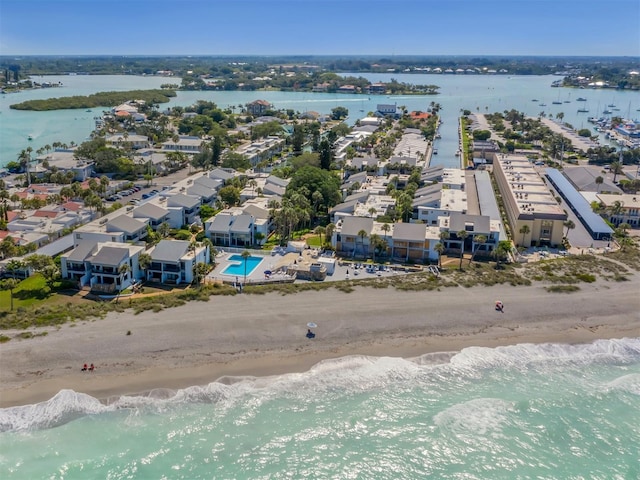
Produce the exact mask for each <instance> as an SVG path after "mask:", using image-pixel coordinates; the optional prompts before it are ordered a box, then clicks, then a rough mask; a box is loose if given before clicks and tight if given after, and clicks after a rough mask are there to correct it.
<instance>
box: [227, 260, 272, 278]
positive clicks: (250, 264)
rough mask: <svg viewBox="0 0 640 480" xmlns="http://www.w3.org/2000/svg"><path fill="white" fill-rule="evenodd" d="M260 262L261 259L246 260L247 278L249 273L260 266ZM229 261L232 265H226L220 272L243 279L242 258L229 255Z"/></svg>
mask: <svg viewBox="0 0 640 480" xmlns="http://www.w3.org/2000/svg"><path fill="white" fill-rule="evenodd" d="M262 260H263V259H262V257H248V258H247V276H249V275H251V272H253V271H254V270H255V269H256V268H257V267H258V265H260V262H262ZM229 261H230V262H233V263H232V264H231V265H227V267H226V268H225V269H224V270H223V271H222V274H223V275H236V276H238V277H244V258H242V256H241V255H231V256H230V257H229Z"/></svg>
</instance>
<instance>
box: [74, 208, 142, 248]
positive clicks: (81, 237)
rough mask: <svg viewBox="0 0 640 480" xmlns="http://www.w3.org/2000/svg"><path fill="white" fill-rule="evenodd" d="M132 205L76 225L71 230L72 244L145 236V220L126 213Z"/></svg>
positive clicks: (131, 240) (137, 238)
mask: <svg viewBox="0 0 640 480" xmlns="http://www.w3.org/2000/svg"><path fill="white" fill-rule="evenodd" d="M133 208H134V207H133V206H130V207H123V208H121V209H118V210H116V211H115V212H112V213H109V214H107V215H105V216H104V217H101V218H99V219H97V220H94V221H92V222H89V223H87V224H85V225H82V226H80V227H78V228H77V229H76V230H75V231H74V232H73V237H74V245H75V246H78V245H79V244H80V243H83V242H87V241H89V242H94V243H97V242H121V243H124V242H137V241H139V240H143V239H144V238H146V236H147V222H146V221H145V220H144V219H136V218H133V217H131V216H130V215H129V214H128V213H129V212H131V210H133Z"/></svg>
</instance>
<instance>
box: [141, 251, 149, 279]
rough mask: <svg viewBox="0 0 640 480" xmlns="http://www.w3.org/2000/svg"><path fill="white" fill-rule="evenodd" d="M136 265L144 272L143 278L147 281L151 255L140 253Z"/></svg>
mask: <svg viewBox="0 0 640 480" xmlns="http://www.w3.org/2000/svg"><path fill="white" fill-rule="evenodd" d="M138 265H139V266H140V268H141V269H142V271H143V272H144V278H145V280H146V279H147V269H148V268H149V266H150V265H151V255H149V254H148V253H141V254H140V255H139V256H138Z"/></svg>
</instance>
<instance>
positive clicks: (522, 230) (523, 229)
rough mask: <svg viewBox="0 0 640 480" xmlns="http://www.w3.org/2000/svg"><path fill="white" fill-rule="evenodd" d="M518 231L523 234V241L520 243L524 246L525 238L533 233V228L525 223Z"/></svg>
mask: <svg viewBox="0 0 640 480" xmlns="http://www.w3.org/2000/svg"><path fill="white" fill-rule="evenodd" d="M518 231H519V232H520V233H521V234H522V243H521V244H520V245H522V246H523V247H524V239H525V237H526V236H527V235H529V233H531V229H530V228H529V226H528V225H523V226H522V227H521V228H520V230H518Z"/></svg>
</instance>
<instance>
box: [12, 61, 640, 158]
mask: <svg viewBox="0 0 640 480" xmlns="http://www.w3.org/2000/svg"><path fill="white" fill-rule="evenodd" d="M344 75H356V76H359V75H361V76H363V77H365V78H367V79H369V80H370V81H390V80H391V79H392V78H395V79H396V80H398V81H399V82H406V83H413V84H421V85H426V84H432V85H438V86H439V87H440V89H439V94H438V95H396V96H387V95H344V94H329V93H308V92H278V91H255V92H244V91H232V92H226V91H223V92H218V91H206V92H201V91H194V92H192V91H186V92H178V94H177V97H174V98H172V99H171V101H170V102H169V103H167V104H163V105H161V109H163V108H167V107H172V106H183V107H184V106H188V105H192V104H194V103H195V102H196V101H198V100H207V101H212V102H215V103H216V104H218V106H220V107H222V108H227V107H238V106H239V105H244V104H246V103H248V102H251V101H253V100H257V99H264V100H267V101H268V102H270V103H272V104H273V105H274V107H275V108H277V109H280V108H282V109H293V110H294V111H298V112H307V111H316V112H318V113H322V114H326V113H330V112H331V109H332V108H335V107H337V106H345V107H347V108H348V109H349V119H348V123H350V124H353V123H355V121H356V120H357V119H359V118H362V117H364V116H366V114H367V113H368V112H370V111H375V110H376V107H377V105H378V104H381V103H385V104H389V103H391V104H396V105H398V106H405V107H407V108H408V109H409V110H420V111H426V110H427V109H428V108H429V105H430V103H431V102H436V103H439V104H440V105H441V107H442V110H441V111H440V115H441V118H442V120H443V124H442V127H441V129H440V133H441V135H442V139H441V140H438V141H437V142H436V148H437V149H438V155H439V156H438V157H437V158H434V160H433V161H434V163H438V164H442V165H444V166H447V167H458V166H459V163H460V159H459V158H457V157H456V156H455V152H456V150H457V149H458V118H459V117H460V115H461V112H462V110H465V109H466V110H470V111H472V112H481V113H486V112H489V113H491V112H496V111H498V112H502V111H504V110H510V109H512V108H514V109H516V110H519V111H521V112H524V113H526V114H527V115H532V116H537V115H538V114H539V113H540V112H545V114H546V115H547V116H555V115H556V114H558V113H560V112H563V113H564V121H565V122H568V123H570V124H572V125H573V126H574V127H575V128H583V127H584V128H590V127H592V126H591V124H589V123H588V122H587V119H588V118H589V117H590V116H599V115H602V113H601V112H602V111H603V110H604V109H605V108H606V107H607V105H609V104H615V105H616V106H617V108H619V111H614V112H613V113H614V114H616V115H619V116H623V117H626V118H630V119H634V118H640V112H638V109H640V92H632V91H623V90H602V89H595V90H594V89H583V90H579V89H567V88H553V87H551V83H552V82H553V81H554V80H556V79H558V78H559V77H556V76H552V75H531V76H509V75H434V74H392V73H389V74H348V73H346V74H344ZM34 79H35V80H36V81H40V82H43V81H49V82H52V83H57V82H62V85H63V86H62V87H59V88H48V89H37V90H27V91H22V92H19V93H11V94H7V95H0V165H5V164H6V163H7V162H10V161H13V160H16V159H17V157H18V155H19V153H20V151H21V150H23V149H25V148H27V147H29V146H31V147H32V148H33V149H34V150H37V149H38V148H41V147H43V146H45V145H47V144H49V145H51V144H52V143H53V142H62V143H67V144H68V143H70V142H71V141H73V142H75V143H81V142H83V141H85V140H87V139H88V138H89V135H90V133H91V132H92V130H93V128H94V126H95V121H94V117H95V116H98V115H100V114H101V113H102V111H103V110H104V109H105V108H106V107H105V108H94V109H91V112H87V111H85V110H84V109H78V110H55V111H49V112H31V111H19V110H12V109H10V108H9V105H11V104H13V103H19V102H22V101H26V100H32V99H44V98H51V97H62V96H72V95H89V94H91V93H96V92H101V91H125V90H136V89H149V88H159V87H160V85H161V84H163V83H171V82H176V81H178V80H176V79H174V78H166V77H154V76H146V77H145V76H131V75H56V76H44V77H34ZM578 97H585V98H587V102H577V101H576V99H577V98H578ZM533 100H536V101H535V102H534V101H533ZM553 101H562V102H563V103H562V104H560V105H554V104H553V103H552V102H553ZM565 101H568V102H570V103H564V102H565ZM541 103H544V104H546V106H540V104H541ZM585 106H586V107H587V108H588V109H589V113H578V112H577V110H578V109H579V108H581V107H585ZM592 132H593V130H592ZM593 133H594V134H595V133H596V132H593ZM29 136H31V137H32V140H31V141H30V140H29ZM602 140H603V142H604V138H602Z"/></svg>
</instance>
